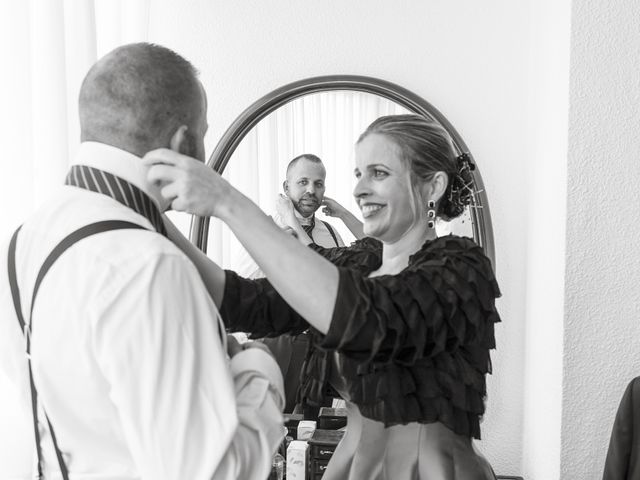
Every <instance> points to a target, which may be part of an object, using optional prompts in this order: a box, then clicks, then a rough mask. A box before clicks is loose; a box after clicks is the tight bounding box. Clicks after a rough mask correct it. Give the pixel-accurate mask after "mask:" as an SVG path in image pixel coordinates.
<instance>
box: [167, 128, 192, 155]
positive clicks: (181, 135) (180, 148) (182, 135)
mask: <svg viewBox="0 0 640 480" xmlns="http://www.w3.org/2000/svg"><path fill="white" fill-rule="evenodd" d="M187 129H188V127H187V126H186V125H180V127H178V129H177V130H176V131H175V133H174V134H173V136H172V137H171V140H170V141H169V148H170V149H171V150H173V151H174V152H178V153H185V152H184V150H185V147H186V146H187V143H188V140H187Z"/></svg>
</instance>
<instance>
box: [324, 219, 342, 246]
mask: <svg viewBox="0 0 640 480" xmlns="http://www.w3.org/2000/svg"><path fill="white" fill-rule="evenodd" d="M322 223H324V226H325V227H327V230H329V233H330V234H331V236H332V237H333V241H334V243H335V244H336V247H339V246H340V244H338V239H337V238H336V234H335V233H334V231H333V228H331V225H329V224H328V223H327V222H325V221H324V220H322Z"/></svg>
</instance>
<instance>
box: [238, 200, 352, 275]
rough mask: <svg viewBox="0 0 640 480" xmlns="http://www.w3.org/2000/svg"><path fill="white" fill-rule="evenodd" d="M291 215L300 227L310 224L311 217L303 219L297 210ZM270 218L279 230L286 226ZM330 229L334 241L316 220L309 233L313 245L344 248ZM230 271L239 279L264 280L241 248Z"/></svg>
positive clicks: (342, 243)
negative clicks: (293, 215)
mask: <svg viewBox="0 0 640 480" xmlns="http://www.w3.org/2000/svg"><path fill="white" fill-rule="evenodd" d="M293 213H294V214H295V216H296V218H297V219H298V221H299V222H300V225H302V226H305V225H310V224H311V218H312V217H309V218H305V217H303V216H302V215H300V213H299V212H298V211H297V210H294V211H293ZM272 218H273V221H274V222H275V223H276V225H278V226H279V227H280V228H284V227H285V226H286V224H285V222H284V221H283V220H282V218H281V217H280V216H279V215H277V214H276V215H274V216H273V217H272ZM331 228H332V230H333V233H334V235H335V236H336V237H335V240H334V238H333V236H332V235H331V232H329V229H328V228H327V226H326V225H325V223H324V222H323V221H321V220H319V219H318V218H316V219H315V222H314V227H313V230H312V231H311V236H312V237H313V238H312V240H313V243H315V244H316V245H319V246H321V247H324V248H333V247H344V241H343V240H342V237H340V234H339V233H338V231H337V230H336V229H335V228H334V227H331ZM336 242H337V245H336ZM231 269H232V270H234V271H235V272H236V273H237V274H238V275H240V276H241V277H245V278H249V279H252V280H255V279H257V278H264V276H265V275H264V273H263V272H262V269H261V268H260V267H259V266H258V264H257V263H256V262H255V260H254V259H253V257H251V255H249V252H247V251H246V250H245V249H244V248H242V249H241V251H240V252H239V253H238V254H237V257H236V260H235V261H234V262H233V265H232V266H231Z"/></svg>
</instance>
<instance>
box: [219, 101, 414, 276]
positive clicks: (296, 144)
mask: <svg viewBox="0 0 640 480" xmlns="http://www.w3.org/2000/svg"><path fill="white" fill-rule="evenodd" d="M400 113H408V112H407V110H406V109H404V108H403V107H401V106H400V105H398V104H396V103H394V102H391V101H389V100H387V99H385V98H382V97H379V96H377V95H372V94H369V93H363V92H355V91H341V90H339V91H331V92H321V93H315V94H311V95H306V96H304V97H301V98H298V99H295V100H293V101H291V102H289V103H287V104H286V105H284V106H282V107H280V108H278V109H277V110H276V111H275V112H273V113H271V114H270V115H268V116H267V117H265V118H264V119H263V120H261V121H260V123H258V125H256V126H255V127H254V128H253V129H252V130H251V131H250V132H249V133H248V134H247V135H246V136H245V137H244V138H243V140H242V142H241V143H240V145H238V148H237V149H236V151H235V152H234V153H233V156H232V157H231V159H230V161H229V164H228V165H227V168H226V169H225V171H224V173H223V176H224V177H225V178H226V179H228V180H229V181H230V182H231V184H233V185H234V186H235V187H237V188H238V189H240V190H241V191H242V192H243V193H244V194H245V195H247V196H248V197H249V198H251V199H252V200H253V201H255V202H256V203H257V204H258V205H260V207H261V208H262V209H263V210H264V211H265V212H266V213H268V214H273V213H274V205H275V199H276V196H277V194H278V193H280V192H282V182H283V181H284V179H285V172H286V168H287V165H288V163H289V162H290V161H291V159H293V158H294V157H296V156H298V155H300V154H303V153H312V154H314V155H317V156H318V157H320V158H321V159H322V161H323V162H324V165H325V167H326V169H327V180H326V187H327V190H326V195H327V196H329V197H331V198H334V199H335V200H337V201H338V202H340V203H341V204H342V205H344V206H345V207H347V208H348V209H350V210H351V211H352V212H353V213H355V214H356V216H358V215H359V211H358V208H357V206H356V203H355V201H354V199H353V195H352V192H353V187H354V185H355V182H354V178H355V177H354V174H353V170H354V168H355V163H354V154H353V152H354V145H355V143H356V141H357V140H358V137H359V136H360V134H361V133H362V132H363V131H364V130H365V129H366V128H367V126H368V125H369V124H370V123H371V122H372V121H373V120H375V119H376V118H378V117H380V116H382V115H392V114H400ZM319 217H320V218H324V217H323V216H322V215H319ZM324 219H325V220H327V221H329V222H330V223H331V224H332V225H333V226H335V227H337V229H338V231H339V233H340V235H341V236H342V238H343V239H344V240H345V242H346V243H347V244H348V243H349V242H350V241H352V240H353V236H352V235H351V233H350V232H349V231H348V230H347V229H346V228H345V227H344V225H342V223H341V222H340V221H339V220H336V219H331V218H324ZM207 255H209V256H210V257H211V258H213V259H214V260H215V261H216V262H218V263H219V264H221V265H222V266H223V267H225V268H232V269H233V268H234V267H236V266H237V264H238V261H239V259H241V258H242V257H243V256H244V253H243V249H242V246H241V245H240V243H239V242H238V241H237V239H236V238H235V236H234V235H233V234H232V233H231V232H230V231H229V229H228V228H227V227H226V226H225V225H223V224H222V223H221V222H220V221H218V220H215V219H212V220H211V224H210V227H209V238H208V244H207Z"/></svg>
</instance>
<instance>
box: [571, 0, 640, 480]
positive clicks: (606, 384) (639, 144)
mask: <svg viewBox="0 0 640 480" xmlns="http://www.w3.org/2000/svg"><path fill="white" fill-rule="evenodd" d="M638 18H640V4H639V3H638V2H637V1H635V0H618V1H615V2H600V1H598V0H579V1H578V0H575V1H574V2H573V7H572V33H571V70H570V72H571V73H570V81H571V94H570V110H569V136H568V139H569V149H568V171H567V174H568V195H567V252H566V287H565V304H566V318H565V325H564V350H565V354H564V374H563V376H564V388H563V404H562V425H563V426H562V478H567V479H573V478H576V479H577V478H580V479H597V478H601V476H602V467H603V464H604V458H605V455H606V450H607V445H608V439H609V435H610V432H611V426H612V424H613V419H614V416H615V411H616V409H617V406H618V403H619V401H620V398H621V396H622V393H623V391H624V388H625V386H626V384H627V383H628V381H629V380H631V379H632V378H633V377H635V376H638V375H639V374H640V348H638V346H639V345H640V295H639V292H640V288H639V285H640V255H639V251H638V244H639V242H638V239H639V238H640V223H639V222H638V221H637V220H638V205H640V194H639V193H638V185H640V163H639V157H640V135H638V127H639V125H640V63H639V62H638V59H639V58H640V30H639V29H638Z"/></svg>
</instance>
